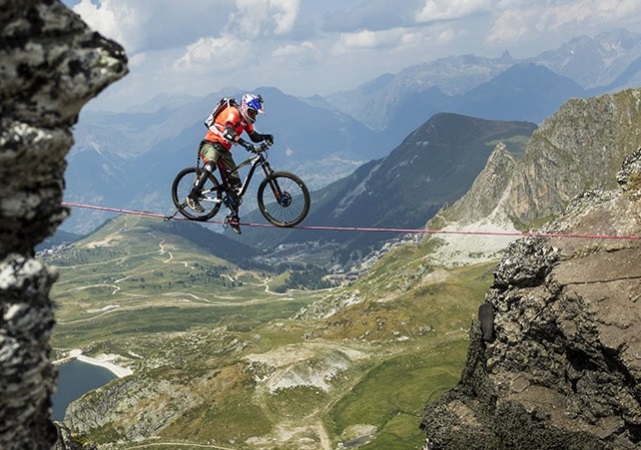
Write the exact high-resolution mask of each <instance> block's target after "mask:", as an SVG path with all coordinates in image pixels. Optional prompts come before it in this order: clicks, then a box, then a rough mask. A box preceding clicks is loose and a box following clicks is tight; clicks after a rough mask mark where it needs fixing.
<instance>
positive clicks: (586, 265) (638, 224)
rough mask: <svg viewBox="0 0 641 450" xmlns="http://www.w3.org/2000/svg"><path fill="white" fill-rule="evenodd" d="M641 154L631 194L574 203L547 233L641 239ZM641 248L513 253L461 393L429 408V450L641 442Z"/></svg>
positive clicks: (627, 185) (479, 326) (624, 180)
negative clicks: (640, 360) (640, 288)
mask: <svg viewBox="0 0 641 450" xmlns="http://www.w3.org/2000/svg"><path fill="white" fill-rule="evenodd" d="M640 177H641V150H639V151H637V152H635V153H633V154H632V155H631V156H630V157H629V158H627V159H626V160H625V161H624V163H623V166H622V168H621V170H620V171H619V173H618V176H617V179H618V181H619V183H620V184H621V188H619V189H615V190H594V191H588V192H586V193H585V194H583V195H581V196H579V197H578V198H576V199H575V200H574V201H573V202H572V203H571V204H570V205H569V207H568V208H567V210H566V211H565V212H564V214H563V215H562V216H560V217H559V218H558V219H556V220H554V221H553V222H550V223H549V225H547V226H546V227H545V228H544V229H543V230H542V231H544V232H546V233H572V234H580V235H608V236H619V237H625V236H640V235H641V191H640V189H639V188H640V187H641V184H640V183H639V179H640ZM640 280H641V241H640V240H639V239H585V238H572V239H569V238H534V237H528V238H523V239H520V240H518V241H516V242H514V243H512V244H511V245H510V246H509V248H508V249H507V252H506V254H505V256H504V258H503V259H502V261H501V263H500V264H499V266H498V268H497V269H496V272H495V274H494V284H493V286H492V287H491V289H490V290H489V291H488V293H487V296H486V302H485V303H484V305H482V306H481V308H480V319H481V322H480V323H478V322H477V323H475V324H473V327H472V330H471V332H470V347H469V351H468V357H467V362H466V366H465V369H464V372H463V374H462V377H461V380H460V382H459V383H458V385H457V386H456V387H455V388H454V389H452V390H450V391H448V392H447V393H445V394H444V395H443V396H442V397H441V398H440V399H439V400H437V401H436V402H434V403H433V404H431V405H428V406H427V407H426V409H425V412H424V415H423V417H422V427H423V428H424V429H425V431H426V433H427V439H426V442H425V446H424V450H455V449H456V450H458V449H462V448H465V449H470V450H476V449H479V450H480V449H519V450H529V449H532V450H534V449H536V450H540V449H543V448H545V449H575V450H582V449H585V450H588V449H589V450H600V449H602V450H625V449H633V448H634V449H636V448H639V443H640V442H641V432H640V430H641V388H640V385H639V380H640V379H641V363H640V362H639V351H640V349H641V338H640V337H639V333H638V327H639V324H641V303H640V302H639V299H640V294H639V292H640V290H639V287H640V286H641V283H640Z"/></svg>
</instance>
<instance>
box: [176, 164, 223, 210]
mask: <svg viewBox="0 0 641 450" xmlns="http://www.w3.org/2000/svg"><path fill="white" fill-rule="evenodd" d="M198 173H199V171H198V169H197V168H196V167H188V168H186V169H183V170H181V171H180V172H179V173H178V175H176V178H174V182H173V184H172V186H171V199H172V200H173V202H174V205H176V208H178V211H180V214H182V215H183V216H185V217H186V218H188V219H191V220H199V221H205V220H209V219H211V218H212V217H214V216H215V215H216V213H218V210H219V209H220V205H221V203H222V198H221V197H222V196H221V194H220V184H219V183H218V180H216V178H214V176H213V175H211V174H210V175H209V177H207V181H206V182H205V185H204V186H203V190H202V192H201V194H200V197H199V198H198V201H199V202H200V205H201V206H202V207H203V208H204V209H205V211H203V212H202V213H198V212H196V211H194V210H192V209H191V208H189V207H188V206H187V203H186V199H187V196H188V195H189V193H190V192H191V189H192V187H193V186H194V183H195V182H196V179H197V177H198Z"/></svg>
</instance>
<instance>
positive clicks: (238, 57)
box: [173, 36, 252, 78]
mask: <svg viewBox="0 0 641 450" xmlns="http://www.w3.org/2000/svg"><path fill="white" fill-rule="evenodd" d="M251 53H252V45H251V43H250V42H249V41H241V40H237V39H235V38H233V37H231V36H226V37H221V38H212V37H207V38H200V39H198V40H197V41H196V42H194V43H193V44H191V45H189V46H188V47H187V49H186V50H185V53H184V54H183V55H182V56H181V57H180V58H179V59H178V60H177V61H176V62H175V63H174V65H173V68H174V69H176V70H178V71H182V72H193V71H197V72H199V73H200V72H202V71H203V70H205V71H215V72H224V71H229V70H230V69H235V68H237V67H240V66H242V65H244V64H247V61H248V60H249V59H250V55H251ZM230 77H231V78H233V75H231V74H230Z"/></svg>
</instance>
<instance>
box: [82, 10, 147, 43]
mask: <svg viewBox="0 0 641 450" xmlns="http://www.w3.org/2000/svg"><path fill="white" fill-rule="evenodd" d="M73 10H74V11H75V12H76V13H77V14H79V15H80V16H81V17H82V18H83V20H84V21H85V22H86V23H87V25H89V26H90V27H91V28H93V29H95V30H96V31H98V32H99V33H100V34H102V35H103V36H105V37H108V38H110V39H113V40H115V41H117V42H119V43H120V44H122V45H123V46H124V47H125V49H131V48H133V49H135V48H136V47H137V46H138V45H139V40H140V39H139V37H140V34H139V33H137V32H136V30H137V29H138V28H139V26H140V23H141V22H143V21H144V20H143V18H142V17H141V15H140V14H139V12H138V11H137V10H136V9H135V8H133V7H130V6H128V5H126V4H122V3H121V2H118V1H117V0H116V1H115V2H114V1H111V0H102V1H101V2H100V3H98V4H97V5H96V4H94V3H92V1H91V0H82V1H81V2H80V3H78V4H77V5H76V6H74V8H73Z"/></svg>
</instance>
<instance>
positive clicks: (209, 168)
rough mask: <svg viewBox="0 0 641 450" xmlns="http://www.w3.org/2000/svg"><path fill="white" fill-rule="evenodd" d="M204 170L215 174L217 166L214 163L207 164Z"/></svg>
mask: <svg viewBox="0 0 641 450" xmlns="http://www.w3.org/2000/svg"><path fill="white" fill-rule="evenodd" d="M203 170H204V171H205V172H209V173H214V170H216V164H215V163H213V162H212V161H209V162H206V163H205V165H204V166H203Z"/></svg>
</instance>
